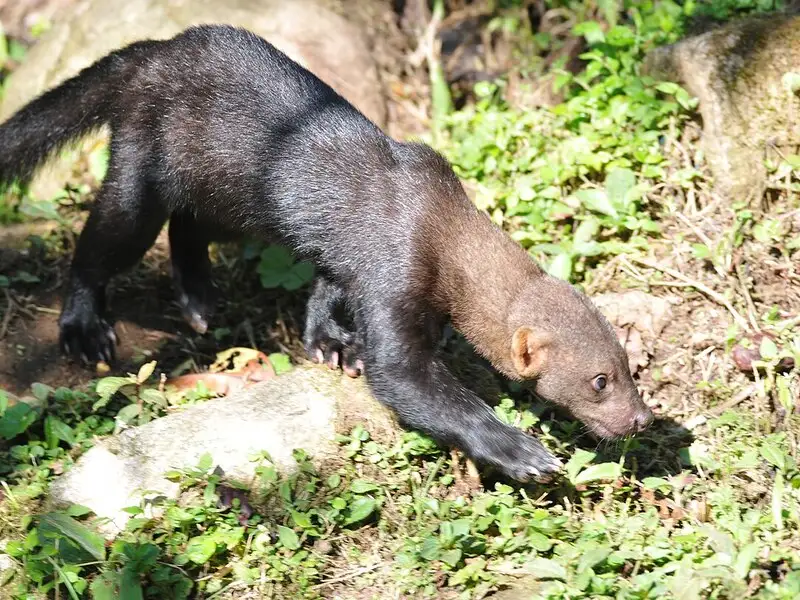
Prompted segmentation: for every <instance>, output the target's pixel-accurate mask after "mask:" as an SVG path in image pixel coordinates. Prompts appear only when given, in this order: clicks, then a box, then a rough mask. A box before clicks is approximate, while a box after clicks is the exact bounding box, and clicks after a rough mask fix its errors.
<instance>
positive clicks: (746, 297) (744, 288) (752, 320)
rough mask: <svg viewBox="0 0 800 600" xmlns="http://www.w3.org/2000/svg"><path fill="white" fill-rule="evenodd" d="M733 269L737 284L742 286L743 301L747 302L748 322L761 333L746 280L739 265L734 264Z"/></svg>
mask: <svg viewBox="0 0 800 600" xmlns="http://www.w3.org/2000/svg"><path fill="white" fill-rule="evenodd" d="M735 270H736V278H737V279H738V280H739V285H740V286H741V287H742V295H743V296H744V301H745V303H746V304H747V316H748V318H749V319H750V324H751V325H752V326H753V329H754V330H755V331H756V332H758V333H761V328H760V327H759V326H758V320H757V319H756V305H755V303H754V302H753V297H752V296H751V295H750V290H749V289H748V288H747V282H746V281H745V280H744V275H743V274H742V268H741V265H736V269H735Z"/></svg>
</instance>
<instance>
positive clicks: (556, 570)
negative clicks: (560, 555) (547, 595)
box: [523, 558, 567, 581]
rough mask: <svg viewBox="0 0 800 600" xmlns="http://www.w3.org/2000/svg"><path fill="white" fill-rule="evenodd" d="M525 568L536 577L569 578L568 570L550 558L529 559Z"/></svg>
mask: <svg viewBox="0 0 800 600" xmlns="http://www.w3.org/2000/svg"><path fill="white" fill-rule="evenodd" d="M523 568H524V569H525V571H527V572H528V573H530V574H531V575H533V576H534V577H535V578H536V579H560V580H562V581H564V580H566V579H567V570H566V569H565V568H564V567H563V566H561V565H560V564H558V563H557V562H556V561H554V560H550V559H549V558H534V559H532V560H529V561H527V562H526V563H525V564H524V565H523Z"/></svg>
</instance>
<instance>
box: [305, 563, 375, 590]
mask: <svg viewBox="0 0 800 600" xmlns="http://www.w3.org/2000/svg"><path fill="white" fill-rule="evenodd" d="M380 566H381V563H374V564H372V565H367V566H366V567H360V568H358V569H355V570H353V571H349V572H347V573H344V574H343V575H339V576H338V577H333V578H332V579H328V580H326V581H323V582H322V583H318V584H316V585H312V586H311V589H312V590H317V589H319V588H322V587H326V586H329V585H333V584H334V583H341V582H342V581H347V580H348V579H353V578H354V577H358V576H359V575H364V574H365V573H369V572H370V571H374V570H375V569H377V568H378V567H380Z"/></svg>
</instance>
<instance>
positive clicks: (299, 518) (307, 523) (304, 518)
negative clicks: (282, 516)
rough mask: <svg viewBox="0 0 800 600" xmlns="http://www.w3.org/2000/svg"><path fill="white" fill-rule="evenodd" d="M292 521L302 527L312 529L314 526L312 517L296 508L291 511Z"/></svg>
mask: <svg viewBox="0 0 800 600" xmlns="http://www.w3.org/2000/svg"><path fill="white" fill-rule="evenodd" d="M291 515H292V521H294V524H295V525H297V526H298V527H300V528H302V529H310V528H311V527H313V525H312V523H311V518H310V517H309V515H308V514H307V513H301V512H297V511H296V510H293V511H291Z"/></svg>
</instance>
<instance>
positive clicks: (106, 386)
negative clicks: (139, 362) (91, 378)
mask: <svg viewBox="0 0 800 600" xmlns="http://www.w3.org/2000/svg"><path fill="white" fill-rule="evenodd" d="M133 383H134V381H132V378H130V377H103V378H102V379H101V380H100V381H98V382H97V387H96V388H95V392H96V393H97V395H98V397H99V399H98V400H97V402H95V403H94V405H92V410H98V409H100V408H102V407H104V406H105V405H106V404H108V402H109V401H110V400H111V398H112V396H113V395H114V394H116V393H117V392H118V391H119V390H121V389H122V388H123V387H125V386H126V385H131V384H133Z"/></svg>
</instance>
